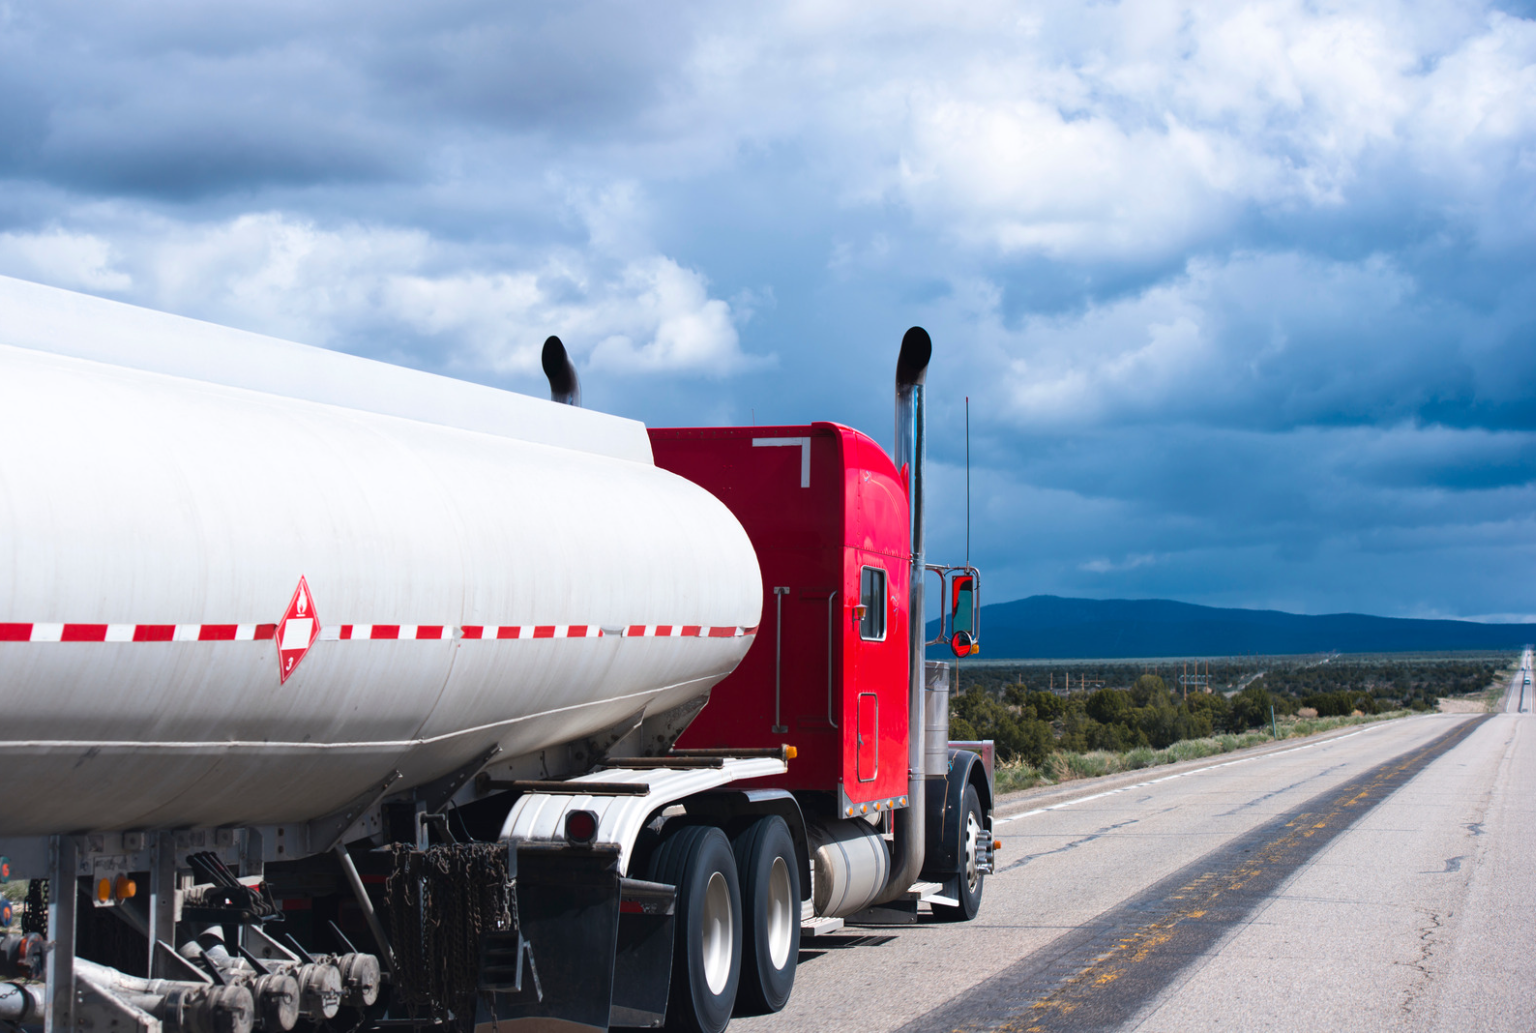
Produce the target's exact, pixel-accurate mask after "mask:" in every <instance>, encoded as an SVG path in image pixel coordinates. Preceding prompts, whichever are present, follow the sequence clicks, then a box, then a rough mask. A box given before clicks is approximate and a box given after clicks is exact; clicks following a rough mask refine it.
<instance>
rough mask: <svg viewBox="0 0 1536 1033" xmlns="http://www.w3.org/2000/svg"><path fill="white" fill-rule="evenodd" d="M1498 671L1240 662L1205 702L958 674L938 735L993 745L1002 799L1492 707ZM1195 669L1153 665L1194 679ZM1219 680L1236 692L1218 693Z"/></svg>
mask: <svg viewBox="0 0 1536 1033" xmlns="http://www.w3.org/2000/svg"><path fill="white" fill-rule="evenodd" d="M1510 662H1511V661H1510V656H1509V655H1507V654H1502V653H1501V654H1487V655H1482V654H1480V655H1476V656H1468V655H1465V654H1461V655H1455V654H1452V655H1444V654H1441V655H1432V654H1431V655H1423V656H1388V657H1381V656H1373V657H1337V656H1328V657H1285V658H1274V657H1268V658H1242V659H1238V660H1231V661H1224V662H1221V663H1216V662H1212V663H1211V664H1210V670H1211V677H1210V681H1209V684H1210V687H1211V690H1212V691H1206V688H1205V685H1202V684H1200V683H1199V682H1195V683H1194V687H1193V688H1190V687H1189V685H1188V684H1186V685H1183V686H1178V688H1177V689H1175V688H1173V687H1170V685H1169V682H1168V680H1165V679H1164V678H1163V677H1162V676H1161V675H1160V674H1155V673H1151V672H1150V670H1149V668H1150V667H1151V665H1137V664H1125V663H1120V664H1114V663H1108V662H1106V663H1099V664H1076V665H1057V666H1056V667H1054V668H1052V669H1050V670H1048V671H1042V670H1041V666H1042V665H1019V666H1018V667H1009V666H1008V665H992V666H991V667H989V668H980V667H977V666H972V665H966V667H965V668H964V669H963V681H962V691H960V692H958V693H957V694H955V695H953V696H952V697H951V699H950V729H951V736H952V737H953V738H955V739H992V740H994V741H995V743H996V748H997V759H998V767H997V782H998V785H997V788H998V791H999V792H1010V791H1014V790H1018V789H1027V788H1029V787H1031V786H1034V785H1042V784H1049V783H1054V782H1062V781H1067V780H1070V779H1075V778H1090V777H1094V776H1097V775H1105V774H1113V773H1115V772H1120V771H1132V770H1137V769H1140V768H1147V767H1154V766H1157V765H1160V764H1172V763H1176V762H1178V761H1183V760H1192V759H1197V758H1200V757H1209V756H1214V755H1216V754H1221V753H1228V752H1231V751H1232V750H1237V749H1242V748H1243V747H1246V746H1253V745H1257V744H1259V743H1264V742H1271V741H1274V739H1275V737H1276V735H1277V734H1278V736H1279V738H1281V739H1285V738H1292V737H1300V736H1307V735H1314V734H1316V733H1318V732H1323V731H1328V730H1330V729H1332V728H1338V727H1341V726H1344V725H1350V724H1359V723H1363V722H1366V721H1377V720H1383V719H1385V718H1389V717H1400V716H1404V715H1407V714H1410V713H1415V712H1421V713H1422V712H1425V711H1429V710H1433V709H1435V708H1436V706H1437V703H1438V701H1439V699H1441V698H1444V697H1461V698H1471V699H1474V700H1479V701H1481V700H1485V699H1487V698H1494V697H1496V696H1497V694H1498V693H1499V692H1501V691H1502V684H1503V677H1504V675H1505V674H1506V672H1507V670H1508V669H1509V665H1510ZM1204 663H1205V662H1204V661H1201V663H1200V664H1199V665H1193V664H1190V663H1185V662H1182V661H1178V662H1174V663H1169V662H1168V661H1163V662H1162V663H1161V664H1160V665H1159V666H1160V667H1162V668H1163V669H1164V670H1170V671H1179V672H1187V671H1190V670H1199V671H1200V672H1201V673H1203V671H1204V669H1205V668H1204ZM1261 665H1262V666H1261ZM1042 674H1045V675H1046V677H1045V678H1042V677H1041V675H1042ZM1010 676H1011V677H1010ZM1069 679H1070V681H1071V682H1072V683H1074V687H1073V689H1072V690H1071V691H1065V690H1064V688H1063V687H1064V685H1065V684H1067V682H1068V680H1069ZM1219 679H1221V680H1219ZM1223 680H1224V681H1225V684H1226V685H1236V686H1241V687H1240V688H1235V689H1232V688H1229V689H1226V690H1225V691H1223ZM1041 681H1045V682H1046V684H1045V686H1041V685H1040V682H1041ZM1117 681H1118V684H1116V682H1117ZM1175 684H1176V685H1177V683H1175ZM1079 685H1080V686H1083V687H1082V688H1078V687H1077V686H1079ZM1053 689H1054V691H1053ZM1487 693H1492V694H1493V696H1491V697H1490V696H1488V695H1486V694H1487Z"/></svg>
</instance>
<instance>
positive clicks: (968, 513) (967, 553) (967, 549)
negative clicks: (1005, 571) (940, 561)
mask: <svg viewBox="0 0 1536 1033" xmlns="http://www.w3.org/2000/svg"><path fill="white" fill-rule="evenodd" d="M965 565H966V566H967V567H969V566H970V565H971V396H970V395H966V396H965Z"/></svg>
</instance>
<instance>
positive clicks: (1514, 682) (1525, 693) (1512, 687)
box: [1504, 649, 1536, 714]
mask: <svg viewBox="0 0 1536 1033" xmlns="http://www.w3.org/2000/svg"><path fill="white" fill-rule="evenodd" d="M1529 677H1531V650H1529V649H1527V650H1526V651H1525V652H1524V653H1523V654H1521V657H1520V666H1519V667H1517V668H1516V669H1515V673H1514V674H1513V675H1512V676H1511V677H1510V680H1509V691H1508V692H1506V693H1505V695H1504V712H1505V713H1507V714H1529V713H1531V710H1532V706H1531V704H1532V702H1533V700H1532V699H1531V689H1532V688H1536V685H1527V684H1525V679H1527V678H1529Z"/></svg>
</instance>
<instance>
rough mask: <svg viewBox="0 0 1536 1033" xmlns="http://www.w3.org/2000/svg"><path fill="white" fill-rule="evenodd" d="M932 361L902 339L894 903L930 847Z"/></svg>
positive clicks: (927, 351) (919, 332) (915, 341)
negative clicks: (901, 605) (903, 721)
mask: <svg viewBox="0 0 1536 1033" xmlns="http://www.w3.org/2000/svg"><path fill="white" fill-rule="evenodd" d="M932 357H933V341H932V339H931V338H930V337H929V336H928V331H926V330H924V329H923V328H922V327H920V326H914V327H912V329H910V330H908V331H907V332H906V334H905V335H904V336H903V337H902V339H901V355H900V356H899V357H898V358H897V360H896V453H895V456H894V458H895V460H896V465H897V467H898V468H899V467H903V466H904V467H906V470H907V498H908V501H909V502H910V506H911V509H910V512H911V517H910V526H911V535H912V540H911V550H912V561H911V565H910V566H909V568H908V574H907V586H908V588H907V593H908V594H907V612H908V618H907V639H908V646H909V650H910V653H909V656H908V661H907V728H908V733H907V806H906V808H905V809H904V810H901V811H893V812H892V813H891V820H892V824H893V825H894V826H895V827H894V830H893V831H894V832H895V841H894V844H893V849H892V851H891V855H892V856H891V875H890V881H889V882H887V883H886V887H885V892H884V893H882V894H881V895H880V902H881V903H884V902H885V901H889V900H894V899H895V898H897V897H899V896H901V895H902V894H904V893H906V892H907V889H908V887H910V886H911V885H912V884H913V883H914V882H916V881H917V879H918V876H919V875H920V874H921V873H922V870H923V858H924V853H925V846H926V843H927V793H926V792H925V790H924V783H923V768H924V763H923V761H924V752H925V751H924V748H923V743H924V734H923V725H924V720H923V711H924V709H925V708H924V702H925V698H924V697H925V695H926V694H925V692H924V681H925V677H924V674H925V672H924V659H925V657H924V651H925V650H924V647H925V639H926V638H927V622H926V620H925V619H924V613H925V611H924V607H923V579H924V576H925V573H926V562H927V557H926V555H925V552H924V549H923V516H924V509H925V507H924V494H923V493H924V488H925V485H924V483H923V468H924V466H925V465H926V462H927V459H928V418H927V413H926V411H925V410H924V406H923V390H924V381H925V380H926V379H927V376H928V360H929V359H931V358H932Z"/></svg>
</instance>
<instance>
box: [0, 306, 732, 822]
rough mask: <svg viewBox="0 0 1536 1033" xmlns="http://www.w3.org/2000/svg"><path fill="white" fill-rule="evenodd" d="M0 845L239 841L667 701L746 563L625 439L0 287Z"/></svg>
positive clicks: (521, 401)
mask: <svg viewBox="0 0 1536 1033" xmlns="http://www.w3.org/2000/svg"><path fill="white" fill-rule="evenodd" d="M0 440H3V441H4V442H5V443H6V447H5V448H3V449H0V543H3V546H0V548H3V552H0V713H4V714H5V715H6V720H5V722H4V724H3V725H0V758H3V760H4V763H5V764H6V766H7V770H8V771H9V772H11V776H10V781H11V787H12V792H11V793H10V794H9V795H8V799H7V806H6V808H5V809H4V810H0V835H35V834H49V833H58V832H65V831H75V830H80V829H99V830H111V829H133V828H156V827H159V828H166V827H180V826H211V825H220V826H230V825H260V824H271V823H278V822H288V821H302V820H307V819H310V818H313V817H316V816H320V815H324V814H329V813H332V812H334V811H336V810H337V809H339V808H343V807H345V806H346V805H348V804H349V803H350V802H352V801H354V800H356V799H357V798H359V797H360V796H363V795H365V794H366V793H368V791H369V790H370V789H372V788H374V787H377V786H379V785H381V784H382V783H383V782H385V781H387V780H389V779H390V778H391V777H392V773H393V772H395V771H398V772H400V778H399V779H398V780H397V781H396V782H395V783H394V785H393V789H406V788H409V787H411V786H413V785H418V784H422V783H425V782H428V781H430V780H432V779H435V778H438V777H440V776H443V775H445V774H447V773H449V772H452V771H454V770H455V769H457V768H459V767H460V766H463V765H466V764H469V763H471V762H473V761H474V760H475V759H476V758H478V757H482V756H484V755H485V754H486V753H487V751H488V750H490V749H492V748H493V747H499V748H500V749H501V754H500V756H501V757H502V758H511V757H518V756H525V755H529V754H534V753H537V752H538V751H540V750H544V749H546V748H549V747H552V746H555V745H557V744H563V743H568V742H572V741H576V740H579V739H581V738H583V737H586V736H592V735H595V734H597V733H599V732H601V731H602V730H604V729H608V728H612V727H614V726H618V725H623V723H624V722H626V721H629V720H632V719H634V718H635V717H637V716H638V715H641V714H644V715H651V714H655V713H659V712H662V711H666V710H668V709H671V708H674V707H679V706H682V705H684V704H687V703H688V702H689V701H690V700H696V699H698V698H699V697H701V696H703V695H704V694H705V693H707V692H708V690H709V689H710V687H711V686H713V685H714V684H715V683H716V682H718V681H719V680H720V679H721V678H723V677H724V676H725V675H726V674H728V673H729V672H730V671H731V670H732V669H733V668H734V667H735V666H736V665H737V663H738V662H739V661H740V660H741V658H742V657H743V655H744V654H745V653H746V651H747V648H748V646H749V645H750V643H751V642H752V636H753V634H754V633H755V631H756V626H757V624H758V621H759V616H760V609H761V600H762V588H761V581H760V576H759V571H758V565H757V559H756V556H755V555H754V553H753V550H752V546H751V544H750V542H749V541H748V539H747V536H746V534H745V533H744V531H743V530H742V528H741V526H740V524H739V523H738V522H737V521H736V519H735V518H734V517H733V516H732V515H731V514H730V512H729V511H728V510H727V509H726V508H725V507H724V506H723V505H722V504H721V503H720V502H718V501H717V500H716V499H715V498H714V497H713V496H712V495H710V494H709V493H707V492H706V491H704V490H703V489H701V488H699V487H697V486H696V485H694V484H692V483H691V482H689V481H686V480H684V479H682V478H680V477H677V476H675V475H673V474H670V473H668V472H666V471H663V470H660V469H657V468H656V467H655V466H654V465H653V464H652V462H651V454H650V448H649V445H648V443H647V441H646V435H645V432H644V428H643V427H642V426H641V425H640V424H638V423H634V422H632V421H627V420H620V419H617V418H615V417H612V416H606V415H603V414H599V413H591V412H585V411H582V410H578V409H574V408H572V407H570V406H561V405H556V404H554V403H551V402H545V401H542V400H539V399H533V398H528V397H526V396H520V395H515V394H511V393H508V392H501V391H495V390H494V389H491V388H486V387H481V386H478V385H471V384H464V383H461V382H458V381H453V380H449V379H447V378H443V377H437V376H433V375H431V374H426V373H419V372H415V371H411V370H405V369H401V368H399V367H393V366H388V365H385V364H381V363H376V362H371V361H369V360H365V359H360V358H356V357H353V356H347V355H342V354H339V353H334V352H327V351H324V350H322V349H314V348H306V347H305V346H303V345H296V344H292V343H289V342H283V341H275V340H273V339H270V338H263V337H260V336H259V335H255V334H247V333H243V332H240V331H232V330H228V329H227V328H222V327H215V326H212V325H211V324H206V323H200V322H198V321H195V320H190V319H182V318H180V317H175V316H170V315H166V314H164V313H156V312H149V311H147V310H143V309H136V308H133V307H131V306H126V305H121V304H118V303H115V302H108V301H103V300H101V299H96V298H90V297H86V296H83V295H76V294H71V293H70V292H66V291H58V290H55V289H52V288H45V287H39V286H37V285H33V284H26V283H22V282H21V281H15V280H5V279H3V278H0Z"/></svg>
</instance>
